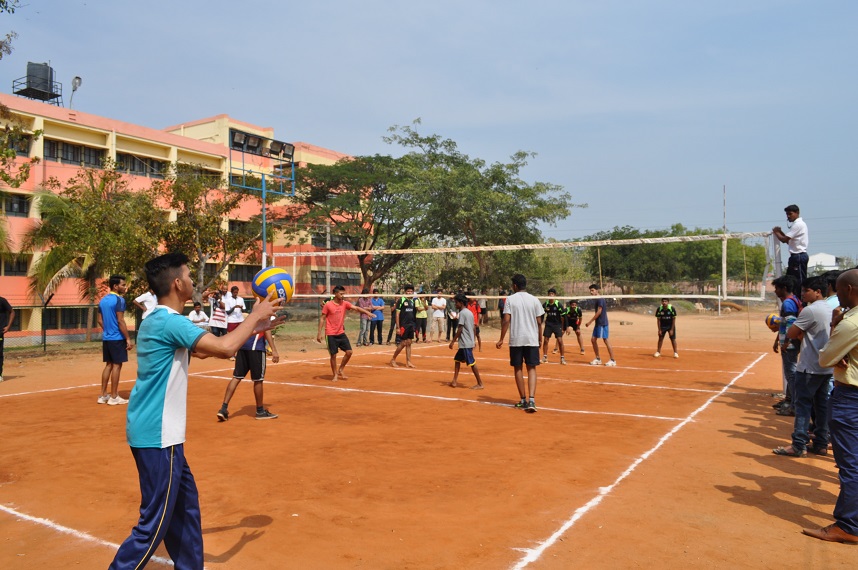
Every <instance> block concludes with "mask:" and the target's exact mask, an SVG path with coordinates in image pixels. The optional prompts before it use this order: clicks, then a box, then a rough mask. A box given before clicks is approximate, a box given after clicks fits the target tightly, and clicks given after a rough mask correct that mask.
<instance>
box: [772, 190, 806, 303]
mask: <svg viewBox="0 0 858 570" xmlns="http://www.w3.org/2000/svg"><path fill="white" fill-rule="evenodd" d="M784 212H786V218H787V224H788V226H787V231H786V232H784V231H783V230H782V229H781V227H780V226H775V227H773V228H772V233H773V234H774V235H775V237H776V238H777V239H778V241H779V242H781V243H785V244H787V245H788V246H789V259H788V260H787V270H786V274H787V275H792V276H793V277H794V278H795V280H796V284H795V288H794V289H793V290H792V292H793V294H795V295H800V294H801V286H802V284H803V283H804V281H805V279H807V261H808V257H807V246H808V244H809V239H808V235H807V224H806V223H804V220H802V219H801V213H800V211H799V209H798V206H796V205H795V204H790V205H789V206H787V207H786V208H784Z"/></svg>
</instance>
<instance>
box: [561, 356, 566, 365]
mask: <svg viewBox="0 0 858 570" xmlns="http://www.w3.org/2000/svg"><path fill="white" fill-rule="evenodd" d="M560 364H566V359H565V358H563V357H562V356H561V357H560Z"/></svg>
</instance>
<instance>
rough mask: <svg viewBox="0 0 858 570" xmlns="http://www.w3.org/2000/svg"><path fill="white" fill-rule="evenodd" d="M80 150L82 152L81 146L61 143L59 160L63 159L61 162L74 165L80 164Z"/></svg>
mask: <svg viewBox="0 0 858 570" xmlns="http://www.w3.org/2000/svg"><path fill="white" fill-rule="evenodd" d="M81 150H83V147H81V146H77V145H74V144H69V143H62V149H61V150H60V158H62V159H63V162H74V163H75V164H80V160H81V157H80V155H81Z"/></svg>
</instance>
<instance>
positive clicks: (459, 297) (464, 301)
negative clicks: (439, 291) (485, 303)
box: [453, 293, 468, 305]
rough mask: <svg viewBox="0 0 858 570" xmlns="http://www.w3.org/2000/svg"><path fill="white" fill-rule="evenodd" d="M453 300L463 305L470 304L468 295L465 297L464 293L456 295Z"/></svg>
mask: <svg viewBox="0 0 858 570" xmlns="http://www.w3.org/2000/svg"><path fill="white" fill-rule="evenodd" d="M453 300H454V301H458V302H460V303H462V304H463V305H467V304H468V297H467V296H466V295H464V294H463V293H456V296H455V297H453Z"/></svg>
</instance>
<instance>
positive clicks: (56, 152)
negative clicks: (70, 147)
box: [45, 139, 62, 162]
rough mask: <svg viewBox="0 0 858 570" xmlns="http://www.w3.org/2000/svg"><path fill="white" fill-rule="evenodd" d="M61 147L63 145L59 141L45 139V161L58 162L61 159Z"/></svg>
mask: <svg viewBox="0 0 858 570" xmlns="http://www.w3.org/2000/svg"><path fill="white" fill-rule="evenodd" d="M60 146H62V145H61V143H60V142H59V141H52V140H48V139H45V160H52V161H54V162H56V161H58V160H59V159H60Z"/></svg>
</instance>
